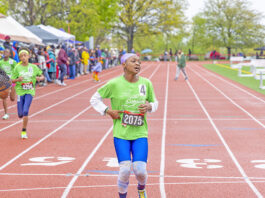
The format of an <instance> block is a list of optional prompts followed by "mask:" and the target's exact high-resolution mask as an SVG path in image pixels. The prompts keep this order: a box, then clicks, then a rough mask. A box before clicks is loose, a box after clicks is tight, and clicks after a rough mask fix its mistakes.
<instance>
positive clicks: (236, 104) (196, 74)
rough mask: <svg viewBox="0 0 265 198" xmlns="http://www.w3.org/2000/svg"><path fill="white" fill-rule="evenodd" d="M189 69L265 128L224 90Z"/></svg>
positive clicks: (264, 126)
mask: <svg viewBox="0 0 265 198" xmlns="http://www.w3.org/2000/svg"><path fill="white" fill-rule="evenodd" d="M190 70H191V71H192V72H193V73H195V74H196V75H197V76H199V77H200V78H201V79H202V80H204V81H205V82H207V83H208V84H209V85H210V86H211V87H213V88H214V89H215V90H216V91H218V92H219V93H220V94H222V95H223V96H224V97H225V98H226V99H227V100H229V101H230V102H231V103H232V104H233V105H235V106H236V107H237V108H239V109H240V110H241V111H243V112H244V113H245V114H247V115H248V116H249V117H251V118H252V119H253V120H254V121H255V122H256V123H258V124H259V125H260V126H262V127H263V128H264V129H265V125H264V124H262V123H261V122H260V121H259V120H257V119H256V118H255V117H254V116H253V115H252V114H251V113H249V112H248V111H247V110H245V109H244V108H243V107H241V106H240V105H239V104H237V103H236V102H235V101H234V100H232V99H231V98H230V97H229V96H227V95H226V94H225V93H224V92H222V91H221V90H220V89H218V88H217V87H216V86H214V84H212V83H211V82H209V81H208V80H207V79H205V78H204V77H203V76H202V75H200V74H199V73H198V72H196V71H194V70H193V69H191V68H190Z"/></svg>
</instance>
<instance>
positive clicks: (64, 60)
mask: <svg viewBox="0 0 265 198" xmlns="http://www.w3.org/2000/svg"><path fill="white" fill-rule="evenodd" d="M57 62H58V65H59V69H60V77H59V81H58V84H59V85H61V86H66V84H65V83H64V77H65V75H66V72H67V66H66V64H69V61H68V56H67V54H66V47H65V45H62V48H61V49H60V51H59V54H58V59H57Z"/></svg>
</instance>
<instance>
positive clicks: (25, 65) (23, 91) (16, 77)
mask: <svg viewBox="0 0 265 198" xmlns="http://www.w3.org/2000/svg"><path fill="white" fill-rule="evenodd" d="M29 53H30V52H29V49H27V48H21V49H20V50H19V53H18V54H19V59H20V60H21V63H20V64H17V66H16V67H15V69H14V70H13V73H12V77H11V79H12V82H13V83H16V86H15V89H16V93H17V95H18V98H17V111H18V117H19V118H23V127H22V132H21V138H22V139H26V138H28V136H27V132H26V131H27V125H28V113H29V108H30V105H31V102H32V100H33V96H34V95H35V89H36V88H35V84H36V81H41V80H44V76H43V75H42V70H41V69H40V68H38V67H37V66H36V65H33V64H30V63H29Z"/></svg>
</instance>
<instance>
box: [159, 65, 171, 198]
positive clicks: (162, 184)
mask: <svg viewBox="0 0 265 198" xmlns="http://www.w3.org/2000/svg"><path fill="white" fill-rule="evenodd" d="M168 79H169V63H168V64H167V81H166V92H165V104H164V118H163V132H162V140H161V161H160V175H162V176H163V175H164V174H165V149H166V148H165V144H166V128H167V101H168ZM159 183H160V185H159V186H160V194H161V198H166V191H165V179H164V177H160V178H159Z"/></svg>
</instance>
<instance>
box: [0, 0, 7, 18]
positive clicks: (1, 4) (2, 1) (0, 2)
mask: <svg viewBox="0 0 265 198" xmlns="http://www.w3.org/2000/svg"><path fill="white" fill-rule="evenodd" d="M7 11H8V0H0V13H1V14H4V15H6V14H7Z"/></svg>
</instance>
